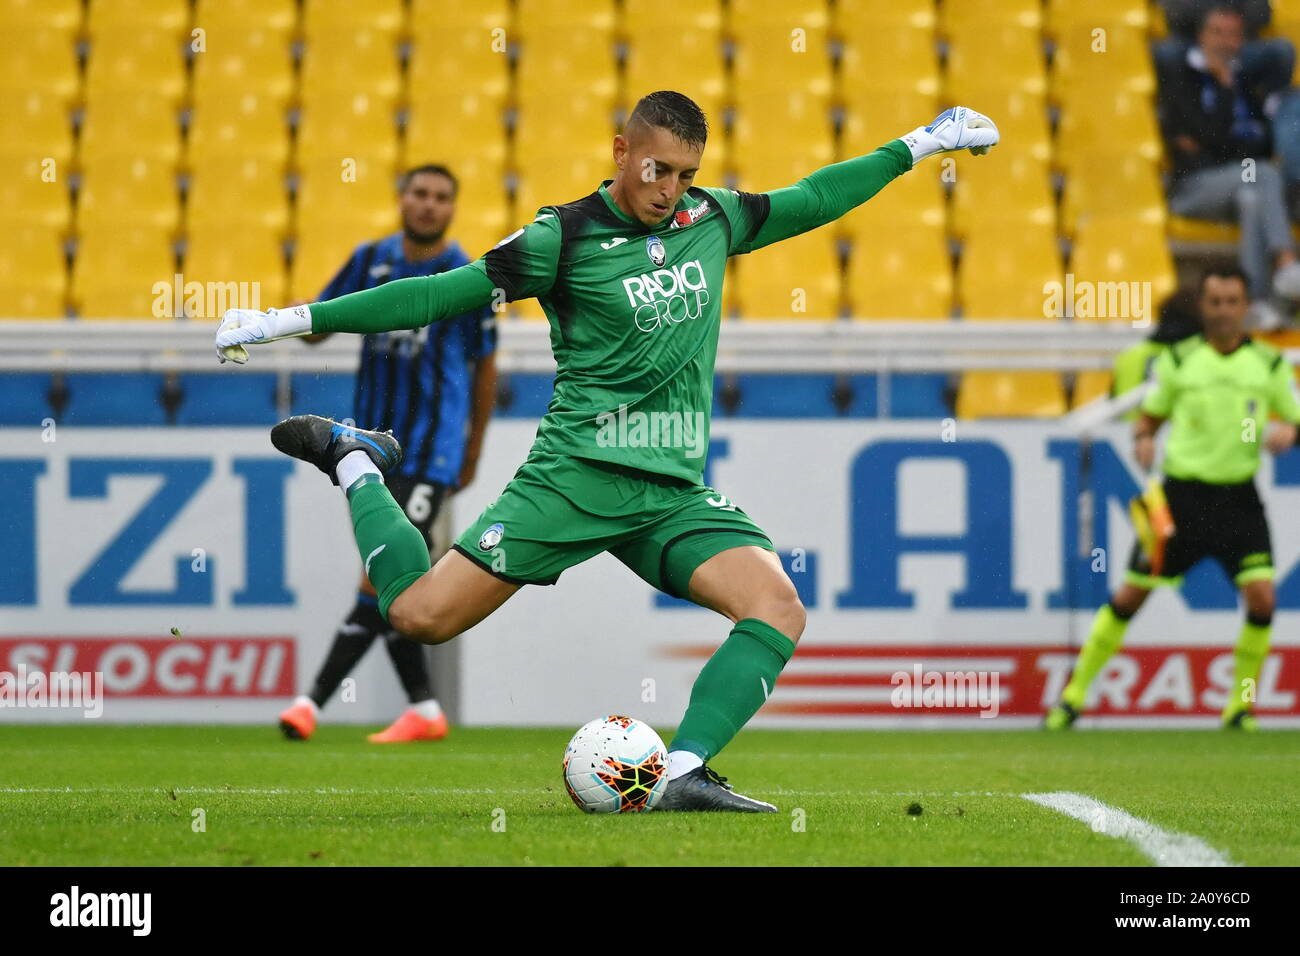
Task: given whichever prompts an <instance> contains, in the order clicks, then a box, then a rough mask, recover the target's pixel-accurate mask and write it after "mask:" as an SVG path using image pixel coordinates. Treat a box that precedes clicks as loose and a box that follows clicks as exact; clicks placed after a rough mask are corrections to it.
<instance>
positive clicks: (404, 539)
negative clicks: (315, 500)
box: [347, 474, 429, 621]
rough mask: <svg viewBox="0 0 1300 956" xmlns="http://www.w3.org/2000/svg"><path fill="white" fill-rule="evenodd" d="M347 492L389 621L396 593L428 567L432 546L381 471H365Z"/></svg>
mask: <svg viewBox="0 0 1300 956" xmlns="http://www.w3.org/2000/svg"><path fill="white" fill-rule="evenodd" d="M347 494H348V505H349V506H350V507H351V509H352V533H353V534H354V535H356V539H357V550H358V551H360V552H361V561H362V563H363V564H364V565H365V569H366V576H367V577H368V578H370V583H371V584H373V585H374V586H375V590H376V591H377V592H378V593H379V613H381V614H382V615H383V616H384V620H385V621H386V620H388V608H389V606H390V605H391V604H392V603H393V601H395V600H397V596H398V595H399V594H401V593H402V592H403V591H405V590H406V589H407V588H408V587H410V586H411V584H412V583H414V582H415V581H416V580H417V579H418V578H419V577H420V576H421V575H423V574H424V572H425V571H428V570H429V546H428V544H426V543H425V540H424V535H422V534H420V529H419V528H417V527H415V525H413V524H411V522H410V521H409V520H407V517H406V513H405V512H404V511H402V508H401V506H400V505H398V503H397V502H396V501H394V500H393V496H392V494H391V493H390V492H389V491H388V488H387V486H385V485H384V482H383V480H382V479H381V478H380V477H379V475H377V474H369V475H363V476H362V477H361V478H358V479H357V480H356V481H354V482H353V483H352V485H351V486H350V487H349V488H348V490H347Z"/></svg>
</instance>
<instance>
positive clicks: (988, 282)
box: [957, 226, 1063, 322]
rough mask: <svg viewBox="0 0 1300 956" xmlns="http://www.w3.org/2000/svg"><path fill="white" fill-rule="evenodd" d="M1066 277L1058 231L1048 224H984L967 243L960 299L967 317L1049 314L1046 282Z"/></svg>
mask: <svg viewBox="0 0 1300 956" xmlns="http://www.w3.org/2000/svg"><path fill="white" fill-rule="evenodd" d="M1062 278H1063V269H1062V268H1061V253H1060V250H1059V249H1058V248H1057V245H1056V231H1055V230H1054V229H1052V228H1051V227H1049V226H1037V227H1029V226H1019V227H1017V228H1016V229H1014V230H1012V229H1003V230H992V229H988V230H982V231H979V232H975V233H973V234H972V235H970V236H969V237H968V238H967V239H966V242H965V243H964V244H963V245H962V252H961V263H960V264H959V266H958V268H957V300H958V304H959V305H960V307H961V310H962V317H963V318H966V319H974V320H982V319H992V320H997V319H1031V320H1037V321H1039V322H1041V321H1043V319H1045V318H1054V316H1050V315H1045V314H1044V311H1043V307H1044V303H1045V302H1047V300H1048V299H1047V291H1046V289H1045V288H1044V287H1045V286H1046V285H1047V283H1049V282H1054V283H1059V282H1061V281H1062Z"/></svg>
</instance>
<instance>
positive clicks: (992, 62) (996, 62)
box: [947, 23, 1047, 96]
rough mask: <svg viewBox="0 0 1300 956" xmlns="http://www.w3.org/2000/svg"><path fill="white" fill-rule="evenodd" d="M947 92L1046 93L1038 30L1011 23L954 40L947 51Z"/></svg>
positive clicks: (1045, 70)
mask: <svg viewBox="0 0 1300 956" xmlns="http://www.w3.org/2000/svg"><path fill="white" fill-rule="evenodd" d="M947 85H948V88H949V89H964V88H967V87H982V88H985V89H1002V90H1018V91H1020V92H1022V93H1029V94H1033V95H1035V96H1042V95H1043V94H1045V93H1046V92H1047V63H1046V57H1045V55H1044V53H1043V38H1042V35H1041V34H1039V32H1038V31H1037V30H1032V29H1028V28H1025V27H1020V26H1015V25H1011V24H997V23H992V24H985V25H984V26H983V27H981V28H980V29H979V30H978V31H976V30H972V31H971V32H969V33H963V34H961V35H958V36H956V37H953V38H952V40H951V43H950V46H949V48H948V72H947Z"/></svg>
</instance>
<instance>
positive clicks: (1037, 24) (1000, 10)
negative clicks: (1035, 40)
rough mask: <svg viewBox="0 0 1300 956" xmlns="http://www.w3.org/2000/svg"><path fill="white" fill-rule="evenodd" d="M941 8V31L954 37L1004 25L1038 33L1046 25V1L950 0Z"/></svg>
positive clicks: (941, 5)
mask: <svg viewBox="0 0 1300 956" xmlns="http://www.w3.org/2000/svg"><path fill="white" fill-rule="evenodd" d="M1072 2H1076V3H1077V2H1080V0H1072ZM1089 2H1091V0H1089ZM940 7H941V10H940V15H939V31H940V32H941V33H943V34H944V35H945V36H948V37H950V38H951V37H954V36H960V35H962V34H965V33H972V34H975V35H978V34H980V33H982V32H984V31H986V30H988V29H989V28H991V27H1000V26H1011V27H1018V28H1020V29H1022V30H1031V31H1033V32H1035V33H1037V32H1040V31H1041V30H1042V28H1043V4H1042V0H947V2H945V3H942V4H940Z"/></svg>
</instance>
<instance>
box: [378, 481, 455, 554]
mask: <svg viewBox="0 0 1300 956" xmlns="http://www.w3.org/2000/svg"><path fill="white" fill-rule="evenodd" d="M384 482H385V483H386V484H387V485H388V490H389V492H390V493H391V494H392V496H393V500H394V501H396V502H397V504H398V506H399V507H401V509H402V510H403V511H404V512H406V517H407V518H408V519H409V520H410V522H411V524H413V525H415V526H416V527H417V528H419V529H420V534H422V535H424V543H425V544H427V545H428V546H429V547H430V548H432V547H433V537H432V534H433V523H434V522H435V521H437V520H438V512H439V511H441V510H442V505H443V503H444V502H445V501H446V500H447V492H448V490H449V489H448V487H447V486H446V485H439V484H435V483H434V482H430V481H420V480H419V479H417V478H413V477H411V476H410V475H387V476H386V477H385V478H384Z"/></svg>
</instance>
